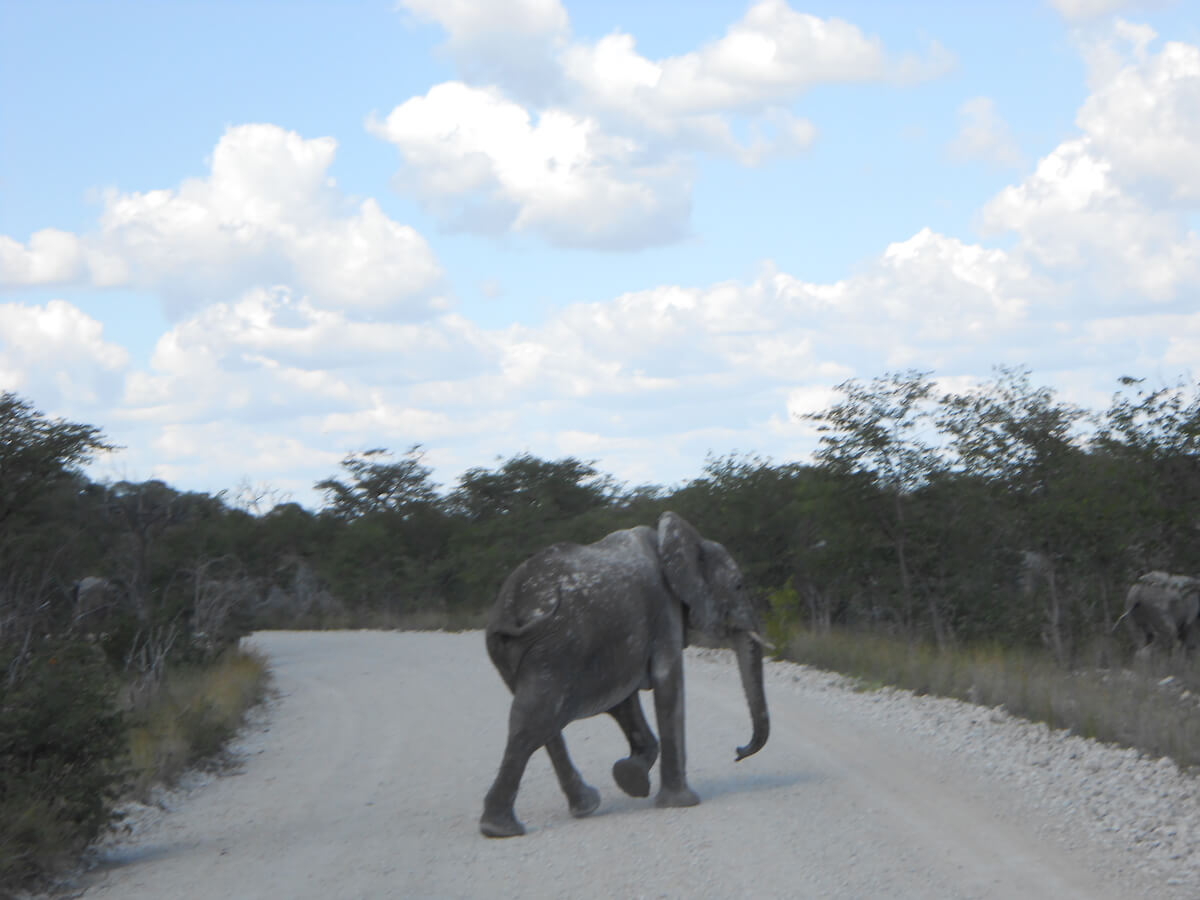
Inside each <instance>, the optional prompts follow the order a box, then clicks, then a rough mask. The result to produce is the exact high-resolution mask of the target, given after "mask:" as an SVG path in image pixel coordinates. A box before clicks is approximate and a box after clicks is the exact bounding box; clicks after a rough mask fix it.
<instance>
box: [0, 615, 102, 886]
mask: <svg viewBox="0 0 1200 900" xmlns="http://www.w3.org/2000/svg"><path fill="white" fill-rule="evenodd" d="M7 649H8V651H9V652H7V653H6V652H2V651H0V656H5V657H9V658H11V657H12V651H13V649H14V648H11V647H9V648H7ZM115 697H116V684H115V681H114V678H113V675H112V673H111V670H110V669H109V668H108V666H107V665H106V663H105V660H104V656H103V654H102V653H101V652H100V651H99V650H98V648H96V647H95V646H94V645H92V644H90V643H88V642H86V641H83V640H80V639H70V640H60V641H46V642H45V643H44V644H43V645H42V646H40V647H38V648H37V649H36V650H34V651H33V653H32V655H31V657H30V658H29V659H27V660H26V662H25V664H24V666H23V667H22V669H21V671H20V674H19V676H18V677H17V678H16V679H15V681H14V683H12V684H9V683H7V681H6V682H5V683H3V684H0V885H15V884H19V883H20V882H22V881H24V880H26V879H29V878H31V877H33V876H35V875H36V874H38V873H39V872H43V871H45V870H47V869H49V868H51V867H53V866H54V865H55V864H56V863H58V862H60V861H62V860H64V859H67V858H69V857H70V856H71V855H72V854H74V853H76V852H77V851H78V850H80V849H81V848H82V847H83V846H85V845H86V844H87V842H88V841H90V840H91V839H92V838H94V837H95V836H96V835H97V834H98V833H99V831H100V829H101V827H102V826H103V825H104V824H105V822H106V819H107V815H108V808H109V806H108V804H109V800H110V798H111V796H112V795H113V793H114V790H115V787H116V784H117V780H118V778H119V777H120V775H121V772H120V762H121V756H122V754H123V752H124V749H125V727H124V722H123V718H122V715H121V713H120V711H119V710H118V708H117V705H116V699H115Z"/></svg>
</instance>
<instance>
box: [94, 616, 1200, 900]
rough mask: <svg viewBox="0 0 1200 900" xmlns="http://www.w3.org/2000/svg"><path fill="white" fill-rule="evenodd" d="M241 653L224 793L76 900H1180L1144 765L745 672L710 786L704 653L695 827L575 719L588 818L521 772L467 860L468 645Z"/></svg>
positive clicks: (607, 736)
mask: <svg viewBox="0 0 1200 900" xmlns="http://www.w3.org/2000/svg"><path fill="white" fill-rule="evenodd" d="M249 640H250V643H252V644H254V645H256V646H258V647H259V648H261V649H262V650H263V651H265V652H266V653H267V655H268V656H269V657H270V660H271V665H272V668H273V671H274V676H275V684H276V688H277V690H278V696H277V697H276V698H275V699H274V700H273V701H271V703H270V704H269V705H268V708H267V710H266V712H265V714H264V715H261V716H259V721H258V722H257V723H255V724H252V725H251V726H250V727H249V728H248V729H247V730H246V732H245V733H244V734H243V735H242V736H241V737H240V739H239V740H238V742H237V743H236V745H235V748H234V751H235V754H236V756H237V759H238V764H237V768H236V770H235V773H234V774H227V775H223V776H220V777H215V776H214V777H207V778H199V779H197V780H196V781H194V782H193V783H192V784H190V785H189V786H188V788H187V789H186V790H182V791H176V792H175V793H173V794H168V795H164V796H163V797H162V798H161V800H160V803H159V805H158V806H156V807H143V808H132V809H131V810H130V815H129V818H128V821H127V827H126V833H125V834H124V836H123V837H122V838H121V839H119V840H116V841H112V842H109V843H108V844H107V845H106V846H105V847H103V848H102V849H101V851H100V853H99V855H98V858H97V860H96V865H95V867H94V868H93V869H92V870H91V871H90V872H88V873H87V874H86V875H84V876H83V877H82V880H81V881H80V882H79V883H78V884H77V891H78V890H79V889H82V890H83V896H84V897H87V898H121V900H127V898H155V900H163V898H171V897H186V898H199V900H204V898H222V900H224V898H258V897H262V898H279V897H289V898H322V900H325V898H366V897H372V898H374V897H406V898H408V897H604V898H609V897H672V898H674V897H680V898H682V897H688V898H691V897H721V898H725V897H740V896H748V895H749V896H756V897H837V898H842V897H844V898H851V897H853V898H869V897H887V898H923V900H927V898H943V897H946V898H950V897H954V898H1015V897H1020V898H1033V897H1053V898H1058V900H1062V898H1071V897H1078V898H1089V900H1091V898H1104V897H1109V898H1129V897H1149V896H1154V897H1156V898H1185V897H1187V898H1195V897H1197V896H1200V847H1198V841H1200V792H1198V791H1197V783H1196V779H1195V778H1192V777H1189V776H1185V775H1181V774H1180V773H1178V772H1177V771H1176V770H1175V768H1174V766H1173V765H1171V764H1170V763H1167V762H1165V761H1154V760H1143V759H1139V758H1138V757H1137V755H1136V754H1134V753H1130V752H1128V751H1120V750H1116V749H1115V748H1109V747H1103V746H1100V745H1096V744H1094V743H1092V742H1087V741H1082V740H1079V739H1076V738H1070V737H1066V736H1064V735H1061V734H1057V735H1056V734H1052V733H1050V732H1049V731H1048V730H1047V729H1045V728H1044V727H1037V726H1031V725H1027V724H1025V723H1021V722H1017V721H1015V720H1013V719H1011V718H1009V717H1008V716H1006V715H1004V714H1003V713H1002V712H1000V711H995V710H987V709H983V708H980V707H975V706H970V705H969V704H964V703H958V702H955V701H946V700H936V699H932V698H915V697H912V696H911V695H908V694H906V693H904V692H899V691H876V692H869V693H858V692H855V691H853V690H852V687H851V685H850V684H849V683H848V682H847V681H846V680H844V679H842V678H839V677H838V676H835V675H831V674H829V673H825V672H820V671H817V670H812V669H807V668H804V667H800V666H794V665H789V664H782V663H770V664H768V673H767V701H768V703H769V705H770V708H771V719H772V721H771V726H772V730H771V739H770V741H769V742H768V744H767V746H766V747H765V748H764V749H763V750H762V751H761V752H760V753H759V754H758V755H756V756H753V757H751V758H749V759H747V760H745V761H743V762H740V763H736V764H735V763H734V749H735V747H736V746H737V745H738V744H740V743H744V742H745V740H746V738H747V736H748V735H749V732H750V721H749V715H748V713H747V710H746V708H745V701H744V700H743V699H742V694H741V687H740V685H739V682H738V676H737V671H736V665H735V663H734V661H733V658H732V656H731V655H728V654H726V653H724V652H722V651H705V650H691V651H688V652H689V656H688V660H687V664H686V666H687V668H686V672H687V675H686V678H687V693H688V704H687V734H688V772H689V779H690V781H691V784H692V787H693V788H694V789H695V790H696V791H697V792H698V793H699V794H700V796H701V797H702V798H703V802H702V804H701V805H700V806H698V807H694V808H691V809H675V810H659V809H656V808H654V806H653V798H650V799H635V798H631V797H627V796H625V795H624V794H622V793H621V792H620V791H619V790H618V789H617V787H616V786H615V785H614V784H613V782H612V780H611V777H610V775H609V768H610V766H611V765H612V762H613V761H614V760H616V759H617V758H618V757H620V756H623V755H624V754H625V752H626V749H625V746H624V744H623V741H622V738H621V735H620V732H619V731H618V729H617V727H616V725H615V723H614V722H612V721H611V720H610V719H609V718H608V717H597V718H595V719H590V720H587V721H583V722H577V723H574V724H573V725H571V726H570V727H569V728H568V729H567V731H566V738H567V743H568V746H569V747H570V749H571V753H572V755H573V757H574V759H575V762H576V764H577V765H578V767H579V769H580V771H581V772H583V774H584V776H585V778H587V779H588V781H589V782H590V783H592V784H593V785H595V786H596V787H598V788H599V789H600V791H601V793H602V795H603V802H602V804H601V807H600V809H599V810H598V811H597V813H596V814H595V815H594V816H592V817H591V818H589V819H584V820H575V819H572V818H571V817H570V815H569V814H568V812H567V808H566V803H565V801H564V799H563V797H562V795H561V794H560V793H559V791H558V787H557V784H556V782H555V780H554V776H553V772H552V770H551V768H550V764H549V760H548V759H547V758H546V756H545V754H544V753H539V754H537V755H535V757H534V759H533V760H532V762H531V763H530V766H529V769H528V770H527V772H526V774H525V778H524V781H523V782H522V785H521V792H520V794H519V795H518V797H517V815H518V816H519V817H520V818H521V819H522V820H523V821H524V822H525V824H526V826H527V827H528V828H529V834H528V835H526V836H525V837H520V838H513V839H508V840H500V841H497V840H488V839H486V838H483V837H481V836H480V834H479V832H478V817H479V812H480V809H481V804H482V801H483V795H484V792H485V791H486V790H487V788H488V785H489V784H490V782H491V779H492V777H493V775H494V774H495V769H496V766H497V764H498V763H499V760H500V755H501V751H502V749H503V745H504V739H505V728H506V721H507V712H508V694H507V692H506V690H505V689H504V687H503V685H502V684H501V682H500V679H499V677H498V676H497V675H496V673H495V671H494V670H493V669H492V666H491V663H490V662H489V661H488V659H487V654H486V652H485V651H484V647H483V637H482V635H481V634H480V633H478V632H475V633H465V634H441V633H399V632H365V631H364V632H304V633H301V632H270V633H260V634H257V635H255V636H254V637H253V638H251V639H249ZM646 700H647V701H648V700H649V697H648V696H647V698H646ZM651 708H652V707H651Z"/></svg>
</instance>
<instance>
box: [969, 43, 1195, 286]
mask: <svg viewBox="0 0 1200 900" xmlns="http://www.w3.org/2000/svg"><path fill="white" fill-rule="evenodd" d="M1112 32H1113V34H1114V35H1115V36H1116V38H1117V40H1119V41H1121V42H1124V43H1128V44H1132V46H1133V55H1132V57H1129V56H1125V57H1123V58H1122V59H1121V61H1120V62H1119V64H1117V63H1114V60H1113V57H1112V56H1111V54H1110V53H1109V52H1108V51H1111V50H1112V49H1113V47H1114V44H1113V43H1112V42H1108V41H1102V42H1100V43H1099V44H1093V45H1090V46H1092V47H1096V46H1102V47H1104V48H1106V50H1105V53H1103V54H1101V55H1100V57H1097V56H1095V55H1093V58H1092V61H1091V71H1092V80H1093V91H1092V94H1091V95H1090V96H1089V97H1088V99H1087V100H1086V101H1085V102H1084V104H1083V106H1082V108H1081V109H1080V112H1079V115H1078V116H1077V122H1078V124H1079V126H1080V128H1081V129H1082V131H1083V133H1082V134H1081V135H1080V136H1079V137H1076V138H1072V139H1070V140H1068V141H1064V142H1063V143H1062V144H1060V145H1059V146H1058V147H1056V148H1055V149H1054V150H1053V151H1051V152H1050V153H1049V154H1047V155H1046V156H1045V157H1044V158H1043V159H1042V160H1041V161H1040V162H1039V163H1038V165H1037V168H1036V169H1035V171H1034V172H1033V174H1031V175H1030V176H1028V177H1027V178H1025V179H1024V180H1023V181H1022V182H1021V183H1020V184H1017V185H1013V186H1011V187H1008V188H1006V189H1004V190H1003V191H1001V192H1000V193H999V194H998V195H997V196H996V197H994V198H993V199H992V200H991V201H990V202H989V203H988V204H987V205H986V206H985V208H984V211H983V223H984V225H985V227H987V228H989V229H992V230H994V231H1011V232H1014V233H1015V234H1016V235H1017V239H1018V249H1019V250H1020V252H1021V253H1022V254H1023V255H1024V256H1025V257H1026V258H1028V259H1030V260H1031V261H1036V262H1037V263H1039V264H1040V265H1042V266H1043V267H1045V269H1046V271H1047V272H1048V273H1049V274H1050V275H1052V276H1053V277H1054V278H1056V279H1058V280H1059V281H1063V282H1065V283H1070V282H1072V281H1074V282H1075V286H1076V289H1077V290H1080V291H1082V292H1084V293H1085V294H1088V295H1089V296H1091V297H1092V298H1098V299H1102V300H1104V301H1105V302H1107V303H1113V302H1118V303H1123V304H1126V305H1128V304H1138V303H1142V302H1144V301H1147V300H1149V301H1158V302H1163V301H1170V300H1173V299H1175V298H1177V297H1178V296H1180V292H1181V291H1186V290H1190V289H1193V288H1194V285H1195V284H1196V283H1197V282H1198V281H1200V235H1197V233H1196V232H1195V231H1194V230H1192V229H1190V228H1189V227H1188V219H1187V212H1188V211H1189V209H1192V210H1194V209H1195V207H1196V206H1197V201H1200V163H1197V162H1196V158H1197V157H1200V122H1198V120H1197V117H1196V115H1195V114H1194V112H1193V111H1194V110H1195V109H1200V51H1198V50H1197V49H1196V48H1195V47H1191V46H1187V45H1182V44H1167V45H1166V46H1165V47H1164V48H1163V49H1162V50H1161V51H1160V52H1159V53H1157V54H1152V53H1150V52H1149V44H1150V42H1151V41H1152V39H1153V32H1150V33H1148V34H1147V33H1146V32H1145V30H1144V29H1139V28H1135V27H1131V26H1128V25H1127V24H1126V23H1122V22H1118V23H1116V24H1115V25H1114V26H1113V29H1112ZM1097 60H1099V61H1097Z"/></svg>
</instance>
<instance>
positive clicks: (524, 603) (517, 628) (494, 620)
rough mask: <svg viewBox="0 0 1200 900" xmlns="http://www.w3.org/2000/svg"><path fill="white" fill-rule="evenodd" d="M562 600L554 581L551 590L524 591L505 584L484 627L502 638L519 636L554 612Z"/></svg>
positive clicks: (560, 589) (558, 586)
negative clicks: (510, 587) (486, 625)
mask: <svg viewBox="0 0 1200 900" xmlns="http://www.w3.org/2000/svg"><path fill="white" fill-rule="evenodd" d="M561 603H562V586H561V585H558V584H556V585H555V586H554V590H553V591H538V592H526V591H519V590H510V589H509V585H507V584H506V585H505V586H504V588H502V589H501V591H500V596H499V597H498V598H497V600H496V605H495V606H494V607H493V608H492V616H491V618H490V620H489V621H488V627H487V630H488V632H489V633H490V634H497V635H503V636H504V637H521V636H522V635H525V634H528V633H529V632H530V631H532V630H534V629H535V628H537V627H538V626H539V625H541V624H542V623H543V622H544V621H546V620H547V619H549V618H550V617H551V616H552V615H554V613H555V611H556V610H557V609H558V607H559V605H560V604H561Z"/></svg>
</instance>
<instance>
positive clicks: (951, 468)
mask: <svg viewBox="0 0 1200 900" xmlns="http://www.w3.org/2000/svg"><path fill="white" fill-rule="evenodd" d="M805 418H806V419H807V420H808V421H809V423H810V424H811V426H812V427H813V428H815V429H816V431H817V433H818V435H819V440H820V443H819V447H818V450H817V452H816V454H815V458H814V460H813V461H812V462H811V463H798V462H789V463H775V462H772V461H770V460H765V459H761V458H759V457H756V456H754V455H752V454H751V455H740V454H735V455H730V456H726V457H711V458H710V459H709V460H708V461H707V463H706V465H705V466H704V469H703V471H702V472H701V473H700V474H699V475H698V476H697V477H696V478H694V479H692V480H691V481H689V482H687V483H684V484H682V485H678V486H675V487H670V488H667V487H660V486H636V487H630V486H627V485H624V484H622V483H620V482H619V481H618V480H616V479H615V478H613V477H612V476H610V475H607V474H605V473H603V472H601V471H599V470H598V469H597V468H596V467H595V465H594V464H593V463H590V462H585V461H582V460H579V459H575V458H571V457H568V458H564V459H558V460H545V459H540V458H537V457H535V456H532V455H530V454H521V455H518V456H514V457H512V458H511V459H508V460H505V461H498V462H497V464H496V465H495V466H494V467H492V468H486V467H477V468H472V469H470V470H468V471H466V472H464V473H463V474H462V475H461V476H460V477H459V479H458V480H457V483H456V484H455V485H453V486H452V487H450V488H443V487H442V486H440V485H438V484H436V483H435V482H434V480H433V476H432V471H431V469H430V468H429V467H428V466H427V465H426V464H425V463H424V461H423V452H422V449H421V448H420V447H419V446H414V447H411V448H409V449H407V450H406V451H403V452H401V453H398V454H395V453H391V452H389V451H387V450H384V449H372V450H367V451H363V452H354V453H350V454H348V455H347V456H346V457H345V458H344V459H343V461H342V464H341V467H340V471H338V472H336V473H333V474H331V475H330V476H329V477H328V478H326V479H324V480H322V481H320V482H318V483H317V485H316V488H317V489H318V490H319V491H320V492H321V494H322V496H323V498H324V502H323V505H322V506H321V508H319V509H317V510H310V509H307V508H305V507H303V506H300V505H299V504H296V503H282V504H279V505H275V506H274V507H273V508H271V509H269V510H268V511H266V512H262V513H258V514H256V513H255V512H254V511H253V505H252V504H248V503H246V502H244V501H239V502H235V501H233V500H231V499H230V497H229V495H228V494H226V493H221V494H217V495H208V494H204V493H194V492H185V491H179V490H176V489H174V488H172V487H171V486H169V485H167V484H164V483H163V482H160V481H147V482H141V483H130V482H117V483H110V484H101V483H96V482H93V481H91V480H90V479H88V478H87V477H86V475H85V474H83V471H82V465H83V464H84V463H86V462H87V461H88V460H89V459H91V458H92V457H93V456H94V455H95V454H97V453H101V452H107V451H109V450H111V449H113V448H112V447H111V445H110V444H109V443H108V442H107V439H106V438H105V437H104V435H103V433H102V431H101V430H100V429H99V428H97V427H94V426H90V425H82V424H77V423H69V422H63V421H60V420H54V421H52V420H50V419H48V418H47V417H45V416H44V415H42V414H41V413H40V412H38V411H37V410H35V409H34V408H33V407H32V406H31V405H30V404H29V403H28V402H26V401H24V400H22V399H21V398H19V397H17V396H15V395H13V394H5V395H3V397H2V398H0V466H2V472H3V477H0V573H2V574H0V579H2V583H0V647H2V648H4V649H5V650H6V651H8V652H7V653H4V654H0V660H3V659H9V660H10V662H9V663H8V671H7V672H6V676H7V677H8V678H9V679H10V680H11V679H13V678H14V677H15V673H16V671H17V670H18V669H19V668H20V666H21V660H22V659H23V658H25V656H27V655H28V652H29V648H30V647H31V645H32V644H34V643H36V642H37V641H38V640H41V638H39V637H38V636H39V635H42V636H44V635H54V634H58V635H62V634H87V635H92V636H94V637H95V639H96V640H97V641H101V643H102V646H103V650H104V653H105V655H106V658H107V659H108V660H109V662H110V663H111V664H112V665H114V666H116V667H118V668H120V669H122V670H124V671H131V672H137V673H140V674H151V673H153V672H154V671H155V669H156V667H160V666H161V665H162V664H163V662H164V661H165V660H167V659H168V658H172V659H173V658H179V659H183V660H187V659H202V658H204V657H205V656H206V655H211V654H212V653H214V652H216V651H217V650H219V648H220V647H222V646H224V645H226V644H228V643H229V642H230V641H231V640H233V639H234V638H235V637H236V636H238V635H240V634H242V633H245V631H246V630H248V629H251V628H257V627H282V626H287V627H309V626H312V627H325V626H336V625H358V624H371V623H379V624H397V623H403V622H404V621H405V620H406V618H407V619H410V620H415V618H414V617H420V616H425V617H426V618H427V619H428V620H429V621H446V622H456V621H457V622H470V621H475V620H477V617H478V615H479V614H480V613H481V612H482V611H484V610H486V608H487V606H488V605H489V604H490V601H491V599H492V597H493V596H494V594H495V592H496V590H497V588H498V587H499V585H500V583H501V581H502V580H503V579H504V577H505V575H506V574H507V573H508V572H509V571H511V569H512V568H513V567H514V566H516V565H517V564H518V563H519V562H520V561H521V560H522V559H524V558H525V557H527V556H528V555H530V554H531V553H533V552H535V551H536V550H537V549H539V548H541V547H542V546H545V545H547V544H549V543H552V542H554V541H559V540H570V541H581V542H586V541H591V540H595V539H597V538H599V537H601V536H603V535H604V534H606V533H608V532H609V531H612V530H615V529H618V528H624V527H630V526H632V525H635V524H643V523H653V521H654V520H655V519H656V518H657V516H658V514H659V513H660V512H661V511H662V510H664V509H674V510H676V511H677V512H679V513H681V514H682V515H684V516H685V517H686V518H688V519H690V520H691V521H693V522H694V523H695V524H696V525H697V527H698V528H700V530H701V531H702V532H703V533H705V534H706V535H708V536H710V537H713V538H715V539H717V540H720V541H722V542H723V543H725V544H726V545H727V546H728V547H729V548H730V549H731V550H732V551H733V553H734V555H735V557H736V558H738V559H739V561H740V562H741V564H742V566H743V568H744V569H745V571H746V573H747V575H748V576H749V579H750V582H751V583H752V584H753V585H754V586H755V589H756V590H757V591H758V593H759V595H760V596H761V598H762V600H763V607H764V613H765V614H766V615H768V616H769V617H771V618H772V621H773V622H774V624H775V625H776V626H778V627H783V626H785V625H787V624H790V623H798V624H806V625H808V626H811V627H815V628H818V629H820V628H830V627H835V626H846V627H853V628H866V629H876V630H883V631H886V632H888V633H893V634H899V635H903V636H908V637H912V638H926V639H930V640H933V641H936V642H938V643H946V642H961V641H977V640H993V641H1000V642H1005V643H1017V644H1024V645H1040V646H1044V647H1046V648H1048V649H1049V650H1051V651H1052V652H1053V653H1054V654H1055V656H1056V657H1058V658H1059V659H1060V660H1061V661H1063V662H1070V661H1071V660H1072V659H1073V658H1074V657H1075V656H1076V655H1077V654H1078V653H1080V652H1081V651H1084V650H1086V649H1087V648H1088V647H1089V646H1090V645H1091V644H1093V643H1094V642H1095V641H1096V640H1098V639H1101V638H1103V637H1105V636H1106V635H1107V631H1108V629H1109V627H1110V625H1111V623H1112V622H1113V621H1114V620H1115V618H1116V617H1117V615H1119V613H1120V604H1121V601H1122V597H1123V594H1124V591H1125V589H1126V588H1127V586H1128V584H1129V583H1130V581H1131V580H1132V579H1133V578H1134V577H1136V576H1137V575H1138V574H1140V573H1142V572H1145V571H1149V570H1152V569H1164V570H1168V571H1176V572H1185V573H1195V572H1197V571H1200V386H1198V385H1195V384H1191V383H1189V382H1183V381H1181V382H1179V383H1177V384H1175V385H1170V386H1159V387H1153V388H1152V387H1148V386H1146V385H1145V384H1144V383H1143V382H1141V381H1138V380H1136V379H1132V378H1126V379H1122V381H1121V383H1120V384H1119V385H1118V390H1117V391H1116V393H1115V394H1114V397H1113V400H1112V402H1111V404H1110V406H1109V408H1108V409H1106V410H1104V411H1103V412H1093V411H1088V410H1084V409H1081V408H1079V407H1076V406H1074V405H1072V404H1069V403H1066V402H1063V401H1062V400H1060V399H1058V397H1057V395H1056V394H1055V392H1054V391H1053V390H1051V389H1050V388H1047V387H1039V386H1036V385H1034V384H1033V383H1032V382H1031V380H1030V376H1029V372H1028V371H1027V370H1024V369H1007V368H1000V369H997V370H996V371H995V373H994V375H993V377H992V378H991V379H990V380H987V381H984V382H981V383H979V384H976V385H974V386H973V387H971V388H969V389H967V390H965V391H962V392H944V391H939V390H938V388H937V382H936V381H935V380H934V379H933V377H932V375H931V373H928V372H919V371H908V372H899V373H889V374H887V375H884V376H881V377H878V378H874V379H870V380H851V381H847V382H845V383H843V384H841V385H839V386H838V387H837V388H836V389H835V391H834V394H833V396H832V398H831V403H830V405H829V406H828V408H826V409H824V410H822V411H820V412H816V413H812V414H809V415H808V416H805ZM85 578H87V579H89V581H88V585H89V586H90V587H91V588H92V589H91V590H89V591H87V592H81V590H80V582H81V581H82V580H83V579H85ZM85 593H86V596H85Z"/></svg>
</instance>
